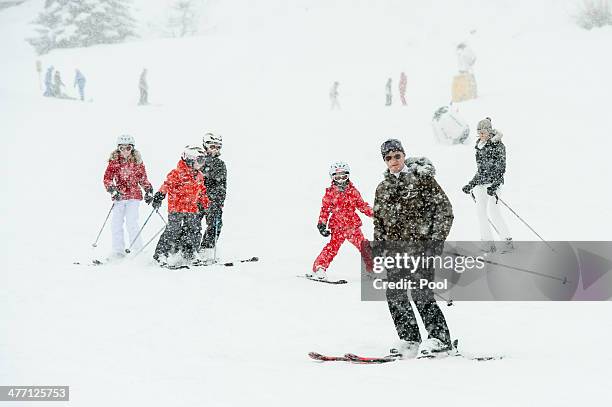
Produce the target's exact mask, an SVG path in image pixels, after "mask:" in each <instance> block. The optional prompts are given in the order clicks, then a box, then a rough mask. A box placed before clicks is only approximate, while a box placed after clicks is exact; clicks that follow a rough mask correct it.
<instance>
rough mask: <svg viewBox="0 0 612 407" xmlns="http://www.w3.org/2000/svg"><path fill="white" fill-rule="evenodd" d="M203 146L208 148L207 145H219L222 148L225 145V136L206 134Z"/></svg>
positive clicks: (203, 138)
mask: <svg viewBox="0 0 612 407" xmlns="http://www.w3.org/2000/svg"><path fill="white" fill-rule="evenodd" d="M202 144H204V146H206V144H218V145H220V146H221V145H223V136H221V135H220V134H215V133H211V132H207V133H204V137H202Z"/></svg>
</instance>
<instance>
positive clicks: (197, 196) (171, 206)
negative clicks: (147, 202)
mask: <svg viewBox="0 0 612 407" xmlns="http://www.w3.org/2000/svg"><path fill="white" fill-rule="evenodd" d="M205 159H206V153H205V151H204V150H203V149H202V148H201V147H198V146H187V147H185V150H184V151H183V154H182V155H181V159H180V160H179V162H178V164H177V166H176V168H175V169H173V170H172V171H170V173H169V174H168V176H167V177H166V181H164V183H163V185H162V186H161V187H160V188H159V191H157V192H156V193H155V195H154V196H153V201H152V202H153V208H155V209H159V208H160V207H161V204H162V201H163V200H164V198H165V197H166V195H167V196H168V226H166V230H164V233H162V235H161V237H160V238H159V241H158V243H157V247H156V248H155V254H154V255H153V259H155V261H157V262H158V263H160V264H161V265H165V264H167V263H168V257H169V256H170V255H172V254H177V253H179V252H180V253H181V254H182V257H183V260H185V261H187V262H191V261H192V260H193V259H194V254H195V252H196V251H197V250H198V247H199V245H200V232H201V226H200V220H201V219H202V217H201V215H200V213H201V212H203V211H205V210H206V208H208V203H209V201H208V197H207V196H206V186H205V185H204V176H203V175H202V172H201V169H202V167H203V166H204V162H205Z"/></svg>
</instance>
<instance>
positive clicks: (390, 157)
mask: <svg viewBox="0 0 612 407" xmlns="http://www.w3.org/2000/svg"><path fill="white" fill-rule="evenodd" d="M401 159H402V155H401V154H399V153H397V154H393V155H387V156H385V161H386V162H389V161H391V160H401Z"/></svg>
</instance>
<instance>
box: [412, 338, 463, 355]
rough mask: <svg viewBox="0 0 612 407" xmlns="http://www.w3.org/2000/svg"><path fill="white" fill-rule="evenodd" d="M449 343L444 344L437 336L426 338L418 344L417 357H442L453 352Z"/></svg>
mask: <svg viewBox="0 0 612 407" xmlns="http://www.w3.org/2000/svg"><path fill="white" fill-rule="evenodd" d="M453 350H454V349H453V347H452V346H451V345H445V344H444V343H443V342H442V341H441V340H439V339H438V338H427V339H425V340H424V341H423V342H421V345H420V346H419V353H418V356H417V359H433V358H443V357H446V356H449V355H451V354H452V353H453Z"/></svg>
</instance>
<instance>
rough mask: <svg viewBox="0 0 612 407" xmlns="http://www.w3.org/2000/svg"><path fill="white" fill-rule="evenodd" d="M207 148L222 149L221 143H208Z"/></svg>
mask: <svg viewBox="0 0 612 407" xmlns="http://www.w3.org/2000/svg"><path fill="white" fill-rule="evenodd" d="M206 148H210V149H211V150H221V144H206Z"/></svg>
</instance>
